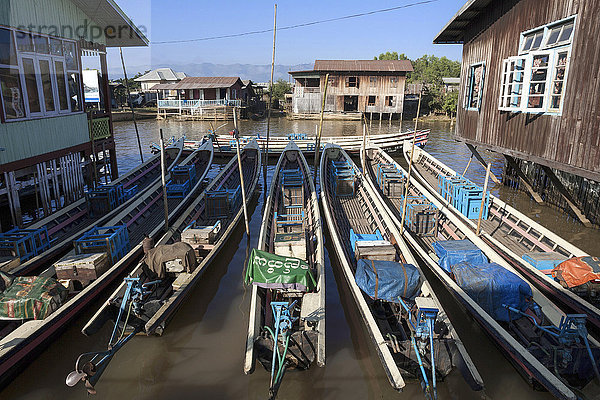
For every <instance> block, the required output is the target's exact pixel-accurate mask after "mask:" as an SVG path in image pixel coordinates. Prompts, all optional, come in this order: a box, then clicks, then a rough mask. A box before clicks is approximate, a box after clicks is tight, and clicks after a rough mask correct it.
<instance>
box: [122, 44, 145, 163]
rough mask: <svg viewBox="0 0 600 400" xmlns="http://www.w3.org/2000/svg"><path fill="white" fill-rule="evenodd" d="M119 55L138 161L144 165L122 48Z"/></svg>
mask: <svg viewBox="0 0 600 400" xmlns="http://www.w3.org/2000/svg"><path fill="white" fill-rule="evenodd" d="M119 54H121V65H122V66H123V76H125V89H126V90H127V102H128V103H129V108H131V117H132V118H133V126H134V127H135V136H137V143H138V149H139V150H140V160H141V161H142V164H143V163H144V155H143V154H142V142H140V133H139V132H138V126H137V122H136V120H135V111H133V103H132V102H131V92H130V91H129V81H128V80H127V70H126V69H125V60H124V59H123V48H121V47H119Z"/></svg>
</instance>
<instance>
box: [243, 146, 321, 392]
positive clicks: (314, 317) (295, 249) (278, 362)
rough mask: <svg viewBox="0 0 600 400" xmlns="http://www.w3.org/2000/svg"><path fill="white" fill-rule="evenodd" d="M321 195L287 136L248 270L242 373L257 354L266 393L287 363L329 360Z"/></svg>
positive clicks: (276, 383) (276, 386)
mask: <svg viewBox="0 0 600 400" xmlns="http://www.w3.org/2000/svg"><path fill="white" fill-rule="evenodd" d="M324 265H325V260H324V250H323V228H322V225H321V216H320V213H319V201H318V199H317V193H316V190H315V185H314V180H313V177H312V174H311V172H310V169H309V167H308V163H307V162H306V159H305V158H304V155H303V154H302V151H300V149H299V148H298V146H297V145H296V144H295V143H294V142H293V141H290V142H289V143H288V145H287V146H286V148H285V150H284V151H283V152H282V153H281V156H280V157H279V161H278V162H277V166H276V167H275V172H274V174H273V178H272V180H271V186H270V188H269V194H268V197H267V199H266V201H265V208H264V212H263V219H262V225H261V229H260V236H259V239H258V247H257V249H254V250H253V251H252V254H251V256H250V260H249V261H248V266H247V269H246V283H252V298H251V300H250V314H249V317H248V337H247V340H246V356H245V362H244V372H245V373H246V374H249V373H251V372H252V371H253V370H254V365H255V360H256V359H258V360H259V361H260V362H261V364H263V365H264V367H265V368H266V369H267V370H270V371H271V384H270V388H269V396H270V397H271V398H274V397H275V395H276V394H277V391H278V389H279V386H280V384H281V379H282V378H283V375H284V373H285V369H286V368H297V369H300V370H304V369H308V368H309V367H310V365H311V364H312V363H313V362H314V361H316V362H317V365H319V366H320V367H322V366H324V365H325V271H324Z"/></svg>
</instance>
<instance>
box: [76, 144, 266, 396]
mask: <svg viewBox="0 0 600 400" xmlns="http://www.w3.org/2000/svg"><path fill="white" fill-rule="evenodd" d="M241 159H242V171H243V174H244V183H245V188H246V193H247V196H248V197H247V204H246V206H248V203H249V202H250V200H251V198H252V195H253V193H254V192H255V189H256V187H257V183H258V177H259V175H260V166H261V152H260V149H259V148H258V145H257V144H256V142H251V143H250V144H248V145H247V146H246V147H245V148H244V150H243V151H242V154H241ZM239 188H240V174H239V168H238V161H237V158H236V157H234V158H232V159H231V160H230V161H229V162H228V163H227V165H225V166H224V168H223V169H222V170H221V171H220V172H219V173H218V175H216V176H215V177H214V178H213V179H212V180H211V182H210V183H209V185H208V186H206V188H205V189H204V190H203V191H202V193H201V194H200V195H198V196H196V197H195V198H194V199H193V201H192V203H191V204H190V205H189V207H187V209H186V210H185V211H184V212H183V213H182V215H181V216H180V217H179V219H178V220H177V221H176V222H175V223H174V224H172V226H171V227H170V228H169V230H168V232H166V233H165V234H164V235H163V236H162V238H161V239H160V240H159V241H158V243H157V245H156V247H155V248H154V251H159V252H163V253H168V254H169V255H170V256H171V258H172V259H174V260H176V259H177V257H178V254H176V253H175V251H174V250H173V249H174V247H173V246H172V245H173V244H181V240H182V238H183V240H186V239H185V238H192V240H191V242H190V241H188V243H191V245H192V247H193V249H192V247H189V246H184V248H186V250H185V251H194V252H195V254H194V258H195V259H196V260H197V262H198V265H197V266H196V267H195V268H194V269H193V270H192V271H187V270H179V269H178V268H177V267H175V270H176V271H169V269H166V271H164V272H165V274H164V276H163V277H162V278H161V277H158V276H155V274H154V272H153V271H154V270H153V269H149V268H148V265H147V264H146V263H147V262H148V263H149V262H150V261H149V260H150V258H148V257H147V258H144V259H143V260H142V261H141V262H140V263H138V265H137V267H136V268H135V269H134V270H133V271H132V272H131V273H129V274H128V276H127V278H125V280H124V282H123V283H122V284H121V285H120V286H119V287H118V288H117V289H116V290H115V291H114V293H113V294H112V295H111V296H110V297H109V299H108V300H107V301H106V302H105V303H104V304H103V305H102V307H100V309H99V310H98V311H97V312H96V314H95V315H94V316H93V317H92V318H91V319H90V321H89V322H88V323H87V324H86V326H84V328H83V329H82V333H83V334H85V335H88V336H89V335H93V334H95V333H96V332H97V331H98V329H100V328H101V327H102V326H103V325H104V324H105V323H106V322H107V321H109V320H110V321H112V322H113V323H114V324H115V326H116V327H117V330H115V332H119V333H121V332H122V333H123V334H122V335H121V337H120V338H119V340H116V341H115V340H113V338H111V343H110V345H109V350H108V351H101V352H91V353H86V354H85V355H84V357H80V359H78V360H77V365H76V368H75V370H76V373H75V375H76V377H77V380H74V381H72V384H70V386H72V385H74V384H76V383H77V382H78V381H79V380H80V379H82V378H83V380H84V381H85V385H86V387H87V388H88V389H89V390H93V387H94V386H95V385H96V383H97V382H98V380H99V379H100V377H101V375H102V372H103V371H104V370H105V368H106V367H107V365H108V362H109V361H110V360H111V359H112V357H113V356H114V354H115V353H116V351H117V350H119V349H120V348H121V347H122V346H123V345H124V344H125V343H126V342H127V341H128V340H130V339H131V338H133V337H134V336H135V335H136V334H137V333H145V334H146V335H152V334H156V335H161V334H162V333H163V331H164V329H165V327H166V324H167V323H168V321H169V320H170V319H171V318H172V317H173V315H174V313H175V312H176V311H177V309H178V307H179V306H180V305H181V304H182V303H183V301H184V300H185V298H186V297H187V296H188V295H189V294H190V293H191V292H192V290H193V288H194V287H195V286H196V284H197V283H198V282H199V280H200V278H201V276H202V274H203V272H204V271H205V270H206V268H207V267H208V266H209V265H210V263H211V262H212V261H213V260H214V258H215V257H216V255H217V254H218V253H219V251H220V249H221V248H222V247H223V245H224V244H225V242H226V241H227V240H228V238H229V237H230V235H231V233H232V231H233V230H234V228H235V227H236V225H237V224H238V223H239V221H240V220H241V219H242V216H243V205H242V202H241V195H240V194H239V193H238V194H237V196H238V199H237V200H236V201H235V202H234V203H231V208H230V209H228V210H222V209H215V208H214V206H215V204H216V205H217V206H219V205H220V203H218V202H217V203H215V201H213V200H214V199H215V198H216V197H215V194H217V193H222V192H224V191H228V190H238V191H239ZM209 199H211V200H210V201H209ZM214 211H224V213H223V214H222V215H217V214H215V213H214ZM204 233H206V234H207V235H206V236H205V235H204ZM201 237H202V238H205V237H206V238H207V240H202V239H201ZM194 238H197V239H199V240H194ZM163 250H164V251H163ZM149 254H150V253H149ZM156 254H158V253H156ZM184 256H185V254H184ZM171 258H170V260H171ZM162 261H164V259H162V260H161V261H160V263H162ZM151 282H154V283H151ZM144 285H145V286H144ZM132 286H134V287H135V288H139V289H142V288H143V291H144V293H143V298H142V297H139V298H136V297H135V296H133V294H135V289H133V290H132ZM130 294H131V295H132V296H130ZM122 307H126V308H129V307H131V310H132V312H131V313H129V315H128V318H127V320H126V321H122V320H121V318H120V317H122V316H123V315H122V314H119V311H120V309H121V308H122ZM123 317H124V316H123ZM107 352H108V353H110V355H109V356H108V357H105V355H106V353H107ZM83 371H86V372H85V375H81V373H82V372H83ZM92 371H93V372H92Z"/></svg>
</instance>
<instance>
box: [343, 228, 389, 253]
mask: <svg viewBox="0 0 600 400" xmlns="http://www.w3.org/2000/svg"><path fill="white" fill-rule="evenodd" d="M362 240H383V236H381V232H380V231H379V229H377V230H375V233H356V232H354V230H353V229H352V228H350V252H351V253H352V258H354V257H355V256H354V249H355V248H356V242H358V241H362Z"/></svg>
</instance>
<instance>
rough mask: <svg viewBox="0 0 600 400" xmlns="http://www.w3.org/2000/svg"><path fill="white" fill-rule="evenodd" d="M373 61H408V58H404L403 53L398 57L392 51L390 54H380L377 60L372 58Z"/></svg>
mask: <svg viewBox="0 0 600 400" xmlns="http://www.w3.org/2000/svg"><path fill="white" fill-rule="evenodd" d="M373 59H374V60H408V57H406V54H404V53H402V54H400V55H398V52H397V51H392V52H391V53H390V52H389V51H387V52H385V53H381V54H380V55H379V58H377V57H373Z"/></svg>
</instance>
